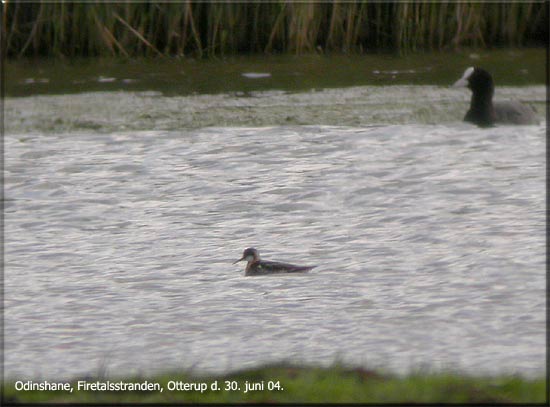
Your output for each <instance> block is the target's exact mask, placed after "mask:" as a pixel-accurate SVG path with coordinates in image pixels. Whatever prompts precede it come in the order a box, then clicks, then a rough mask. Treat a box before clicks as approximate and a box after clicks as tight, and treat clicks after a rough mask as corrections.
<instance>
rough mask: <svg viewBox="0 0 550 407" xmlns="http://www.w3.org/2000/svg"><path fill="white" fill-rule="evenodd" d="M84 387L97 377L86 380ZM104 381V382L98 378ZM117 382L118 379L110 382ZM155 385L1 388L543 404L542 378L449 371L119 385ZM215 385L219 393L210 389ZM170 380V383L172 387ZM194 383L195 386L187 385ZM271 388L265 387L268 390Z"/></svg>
mask: <svg viewBox="0 0 550 407" xmlns="http://www.w3.org/2000/svg"><path fill="white" fill-rule="evenodd" d="M86 380H87V382H88V383H92V382H95V381H97V380H98V379H86ZM99 380H100V381H101V382H105V381H106V379H99ZM110 380H111V382H118V381H120V379H110ZM144 380H147V381H148V382H149V383H158V385H159V387H161V388H162V389H163V391H162V392H161V391H79V390H77V381H74V382H72V387H73V388H74V391H73V392H72V393H70V392H67V391H58V392H43V391H42V392H41V391H16V390H15V386H14V383H13V382H12V383H8V384H6V385H5V393H4V401H5V402H7V403H23V402H36V403H37V402H49V403H99V402H102V403H121V402H144V403H145V402H148V403H174V402H183V403H197V402H201V403H220V402H221V403H239V402H263V403H268V402H269V403H289V402H310V403H322V402H327V403H353V402H361V403H390V402H391V403H405V402H406V403H409V402H422V403H443V402H447V403H543V402H544V401H545V394H546V387H545V379H544V378H539V379H524V378H521V377H518V376H499V377H473V376H466V375H459V374H453V373H424V372H419V373H413V374H410V375H408V376H404V377H399V376H394V375H387V374H383V373H379V372H375V371H369V370H364V369H350V368H343V367H338V366H333V367H331V368H315V367H310V368H302V367H295V366H290V365H272V366H266V367H262V368H257V369H251V370H246V371H241V372H236V373H232V374H228V375H224V376H217V377H197V376H193V375H190V374H184V373H173V374H165V375H160V376H157V377H153V378H147V379H144V378H128V379H122V382H125V383H129V382H143V381H144ZM216 381H217V383H218V386H219V387H220V390H218V391H212V390H211V389H210V387H211V386H212V384H213V383H214V382H216ZM246 381H247V382H248V383H249V384H252V383H255V385H256V386H258V387H261V385H262V384H263V388H264V389H263V390H256V391H248V392H246V393H245V388H246V384H245V382H246ZM170 382H172V383H170ZM174 382H181V383H180V387H182V386H183V385H184V383H187V384H188V386H194V385H196V386H199V384H200V383H204V386H207V387H208V389H207V390H205V391H203V392H201V391H200V390H179V391H178V390H169V386H174ZM190 383H194V385H190ZM268 387H269V389H268Z"/></svg>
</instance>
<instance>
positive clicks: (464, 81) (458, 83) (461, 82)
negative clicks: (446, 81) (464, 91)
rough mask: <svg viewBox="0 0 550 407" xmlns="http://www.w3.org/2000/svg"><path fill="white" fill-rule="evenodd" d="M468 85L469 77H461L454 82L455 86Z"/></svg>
mask: <svg viewBox="0 0 550 407" xmlns="http://www.w3.org/2000/svg"><path fill="white" fill-rule="evenodd" d="M467 86H468V78H460V79H459V80H458V81H456V82H455V83H454V84H453V88H465V87H467Z"/></svg>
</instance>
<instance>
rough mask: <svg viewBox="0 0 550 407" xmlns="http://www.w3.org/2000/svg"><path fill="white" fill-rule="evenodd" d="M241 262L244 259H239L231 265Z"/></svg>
mask: <svg viewBox="0 0 550 407" xmlns="http://www.w3.org/2000/svg"><path fill="white" fill-rule="evenodd" d="M243 260H244V257H241V258H240V259H239V260H237V261H234V262H233V264H237V263H238V262H240V261H243Z"/></svg>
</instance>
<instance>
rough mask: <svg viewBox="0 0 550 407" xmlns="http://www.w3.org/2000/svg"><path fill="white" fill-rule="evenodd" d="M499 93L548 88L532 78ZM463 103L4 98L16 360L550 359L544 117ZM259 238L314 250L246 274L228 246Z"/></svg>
mask: <svg viewBox="0 0 550 407" xmlns="http://www.w3.org/2000/svg"><path fill="white" fill-rule="evenodd" d="M257 80H261V78H258V79H257ZM497 96H498V97H499V98H503V99H506V98H518V99H522V100H528V101H531V102H534V104H535V105H538V106H541V105H543V102H544V99H545V88H544V86H530V87H501V88H499V89H498V90H497ZM468 98H469V95H468V93H467V92H466V91H464V90H455V89H449V88H446V87H437V86H386V87H372V86H371V87H368V86H360V87H351V88H335V89H322V90H318V91H307V92H297V93H292V92H285V91H274V90H272V91H254V92H250V93H246V94H238V93H231V92H228V93H220V94H211V95H187V96H165V95H163V94H161V93H158V92H154V91H151V92H133V91H119V92H91V93H80V94H71V95H42V96H27V97H12V98H8V99H7V100H6V106H5V109H6V136H5V195H6V201H5V237H6V239H5V240H6V241H5V262H6V264H5V285H6V298H5V306H6V312H5V351H6V352H5V369H6V376H7V377H10V378H14V379H22V378H30V377H45V378H49V379H53V378H64V377H67V378H72V377H75V376H80V375H86V374H97V373H98V372H103V371H107V373H108V374H113V375H114V374H116V375H120V374H122V375H129V374H131V373H136V372H141V373H144V374H153V373H156V372H165V371H168V370H171V369H195V370H197V371H206V372H222V371H227V370H233V369H240V368H246V367H250V366H255V365H258V364H261V363H265V362H270V361H281V360H292V361H294V362H297V363H315V364H330V363H332V362H334V361H341V362H344V363H349V364H354V365H357V364H359V365H365V366H368V367H382V368H383V369H385V370H390V371H396V372H406V371H409V370H410V369H415V368H418V367H428V368H430V369H434V370H437V369H446V368H451V369H458V370H461V371H466V372H471V373H476V374H478V373H491V374H492V373H494V374H497V373H503V372H506V373H512V372H513V373H520V374H523V375H542V374H544V372H545V367H544V366H545V350H544V349H545V215H544V206H545V205H544V204H545V200H544V199H545V198H544V196H545V194H544V191H545V177H544V173H545V132H546V128H545V123H544V122H542V123H541V124H540V125H534V126H521V127H513V126H510V127H506V126H504V127H496V128H491V129H478V128H477V127H474V126H470V125H467V124H464V123H462V122H461V117H462V116H463V114H464V112H465V110H466V108H467V100H468ZM539 112H542V110H541V109H540V108H539ZM540 117H541V120H542V119H543V116H542V113H540ZM248 246H254V247H256V248H258V249H259V250H260V252H261V254H262V256H263V257H264V258H265V259H270V260H279V261H287V262H294V263H298V264H306V265H309V264H317V265H318V267H317V268H315V269H314V270H313V271H312V272H311V273H310V274H308V275H303V276H276V277H262V278H260V277H258V278H245V277H244V276H243V271H244V264H243V263H239V264H237V265H232V264H231V263H232V262H233V261H234V260H237V259H238V258H240V256H241V253H242V250H243V249H244V248H245V247H248Z"/></svg>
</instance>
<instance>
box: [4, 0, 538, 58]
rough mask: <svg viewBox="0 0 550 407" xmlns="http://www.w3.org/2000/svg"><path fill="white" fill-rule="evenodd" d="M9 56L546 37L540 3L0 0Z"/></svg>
mask: <svg viewBox="0 0 550 407" xmlns="http://www.w3.org/2000/svg"><path fill="white" fill-rule="evenodd" d="M2 13H3V15H2V22H3V23H2V30H4V31H3V35H4V39H5V44H6V47H5V49H6V52H7V55H8V56H9V57H21V56H56V57H76V56H123V57H136V56H160V55H177V56H198V57H203V56H223V55H228V54H237V53H290V54H301V53H312V52H314V53H319V52H338V53H341V52H343V53H350V52H354V53H365V52H373V51H397V52H404V51H416V50H449V49H451V50H454V49H458V48H460V47H463V46H468V47H501V46H514V47H518V46H545V45H546V43H547V41H548V3H547V2H541V1H526V2H502V3H492V2H471V3H469V2H433V1H416V2H369V1H356V2H342V3H340V2H319V3H317V2H293V1H283V0H279V1H273V2H230V3H221V2H192V1H185V2H178V3H161V2H150V3H149V2H139V3H137V2H136V3H123V2H120V3H102V2H99V1H97V2H92V1H90V2H32V3H30V2H29V3H27V2H25V3H23V2H17V1H11V0H7V1H6V2H5V4H4V7H3V12H2Z"/></svg>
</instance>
